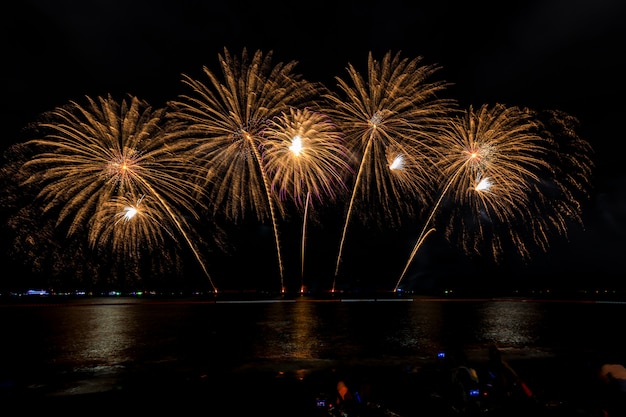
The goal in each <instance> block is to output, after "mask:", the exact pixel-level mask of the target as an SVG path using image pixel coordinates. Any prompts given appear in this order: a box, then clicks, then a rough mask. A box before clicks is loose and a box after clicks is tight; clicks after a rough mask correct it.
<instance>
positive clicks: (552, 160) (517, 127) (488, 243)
mask: <svg viewBox="0 0 626 417" xmlns="http://www.w3.org/2000/svg"><path fill="white" fill-rule="evenodd" d="M536 116H537V113H535V112H531V111H529V110H526V109H520V108H517V107H506V106H503V105H495V106H492V107H489V106H486V105H484V106H482V107H480V108H479V109H478V110H477V111H474V109H473V108H471V107H470V108H469V110H468V111H466V112H465V114H464V116H463V117H456V118H450V119H449V123H448V125H447V127H446V128H444V130H443V131H442V133H441V136H440V141H441V142H440V143H441V152H442V156H443V157H442V158H441V160H440V161H439V162H438V164H437V172H439V173H440V175H441V177H440V181H439V183H440V184H442V187H443V188H442V192H441V197H440V199H439V200H438V201H437V203H436V205H435V206H434V208H433V210H432V212H431V216H430V217H429V218H428V220H427V221H426V223H425V225H424V229H423V230H422V233H421V234H420V236H419V238H418V241H417V243H416V246H415V248H414V251H413V253H412V254H411V256H410V258H409V262H408V263H407V265H406V267H405V269H404V271H403V273H402V276H401V277H400V280H399V281H398V283H397V285H396V289H397V288H398V285H399V284H400V282H401V280H402V278H403V277H404V274H405V272H406V270H407V269H406V268H408V266H409V264H410V263H411V261H412V259H413V257H414V255H415V252H416V251H417V249H418V248H419V246H420V245H421V244H422V242H423V239H424V238H425V237H426V235H427V234H428V233H430V232H432V231H433V230H434V225H433V224H432V223H431V220H432V219H433V216H434V214H435V212H436V211H438V210H441V211H445V212H446V215H445V216H441V217H440V218H441V219H442V221H441V222H434V223H440V224H441V225H442V227H444V228H445V236H446V238H448V239H449V240H454V241H455V242H459V243H460V245H461V246H462V248H463V249H464V250H465V251H466V252H468V253H479V254H484V253H485V252H490V253H491V254H492V256H493V258H494V259H495V260H496V261H498V260H499V259H500V258H501V257H502V256H503V254H504V253H507V252H509V251H516V252H517V253H518V254H519V255H521V257H522V258H523V259H527V258H529V257H530V255H531V252H532V251H531V245H536V246H537V247H539V248H540V249H542V250H547V248H548V246H549V239H550V235H551V234H552V232H554V234H557V235H565V234H566V232H567V228H568V223H569V222H570V221H572V220H573V221H578V222H579V221H580V213H581V208H580V205H579V203H578V201H577V199H576V198H575V196H574V193H577V192H584V190H585V188H586V186H587V185H588V174H589V171H590V169H591V162H590V159H589V152H588V151H589V148H588V145H587V144H586V142H585V141H583V140H580V139H579V138H577V137H576V136H575V134H574V133H573V131H572V130H571V129H570V130H568V131H569V132H570V138H569V139H572V140H571V142H570V145H569V146H561V147H557V146H556V145H557V144H558V142H557V141H556V139H557V138H555V137H554V133H556V135H558V136H563V132H554V128H549V127H547V126H546V125H542V124H541V123H540V122H539V120H538V118H537V117H536ZM553 120H557V118H556V117H555V119H553ZM558 120H560V121H562V122H563V123H566V121H565V120H566V119H565V118H563V117H561V118H558ZM563 131H566V129H563ZM564 163H566V165H567V166H565V165H564ZM567 171H570V172H567ZM574 178H575V180H574ZM443 219H447V221H445V220H443Z"/></svg>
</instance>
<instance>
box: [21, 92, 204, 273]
mask: <svg viewBox="0 0 626 417" xmlns="http://www.w3.org/2000/svg"><path fill="white" fill-rule="evenodd" d="M87 101H88V106H86V107H83V106H81V105H79V104H77V103H76V102H71V103H70V104H69V105H67V106H65V107H59V108H56V109H54V110H53V111H51V112H49V113H47V114H46V115H45V118H44V120H43V121H41V122H40V123H38V125H37V127H38V128H39V129H40V130H41V132H42V133H43V136H42V137H41V138H38V139H33V140H30V141H29V142H28V144H29V145H31V146H33V147H34V149H36V151H35V152H36V153H35V155H34V156H33V157H32V158H31V159H30V160H29V161H27V162H26V163H25V164H24V169H25V170H26V171H27V172H29V173H30V177H29V178H28V180H27V181H26V182H25V185H32V186H35V187H37V188H39V195H38V197H39V198H40V199H42V201H43V202H44V211H46V212H47V211H52V210H53V209H54V212H55V213H56V214H58V220H57V224H58V225H63V226H64V227H67V231H68V232H67V234H68V235H70V236H71V235H74V234H76V233H77V232H79V231H82V232H86V233H87V236H88V238H89V242H90V244H91V245H92V246H94V247H95V246H98V247H99V249H100V250H102V249H103V248H104V247H108V246H111V247H112V248H113V249H122V250H128V251H131V253H128V254H127V255H128V256H133V255H136V253H135V250H137V249H138V247H139V245H140V244H142V245H144V247H145V245H146V244H158V245H161V244H162V243H163V242H164V237H163V236H162V234H163V233H164V232H165V231H166V230H168V229H167V227H166V228H163V227H157V225H158V224H165V223H167V224H171V225H174V226H175V227H176V228H177V230H178V232H180V233H181V234H182V235H183V237H184V238H185V239H186V240H187V242H188V243H189V244H190V245H191V242H190V241H189V239H188V236H187V231H186V225H185V222H184V220H183V219H184V217H183V213H186V214H187V215H191V216H196V214H195V211H194V207H195V206H196V204H197V203H196V200H195V198H194V196H195V195H197V194H198V191H197V186H196V185H195V184H196V182H195V181H192V179H193V171H191V170H190V168H191V167H190V166H189V164H188V163H187V160H186V159H187V158H185V157H184V151H185V146H186V145H185V144H184V143H183V142H175V143H167V142H165V141H164V138H165V136H164V135H163V134H162V130H161V128H162V123H163V122H164V118H163V116H164V110H163V109H159V110H153V109H152V108H151V107H150V106H149V105H148V104H147V103H145V102H143V101H141V100H139V99H137V98H136V97H130V98H129V100H123V101H121V102H120V103H118V102H117V101H115V100H113V99H112V98H111V97H110V96H109V97H108V98H98V99H97V100H94V99H91V98H87ZM144 194H147V195H149V196H150V198H151V199H152V200H151V201H152V205H151V207H152V208H151V210H152V218H153V219H156V218H159V221H158V222H156V221H155V222H151V223H150V222H140V226H134V225H133V226H131V228H132V229H130V231H131V232H133V233H137V234H129V233H127V232H128V231H129V230H121V229H120V228H115V229H114V228H112V227H113V226H124V225H119V224H118V225H116V224H115V222H112V221H111V211H110V210H111V207H115V206H116V205H117V204H119V199H120V198H122V199H123V198H126V197H127V196H135V197H134V198H137V196H141V195H144ZM181 210H182V211H181ZM196 217H197V216H196ZM168 233H171V232H168ZM141 241H143V242H142V243H140V242H141ZM161 247H162V246H161ZM155 249H156V248H152V250H155ZM191 249H192V250H193V251H194V253H195V254H196V257H198V254H197V252H196V250H195V248H194V246H193V245H191ZM198 260H200V259H199V258H198ZM201 264H202V262H201ZM202 267H203V268H204V265H203V264H202ZM205 272H206V269H205ZM207 276H208V273H207ZM209 280H210V277H209Z"/></svg>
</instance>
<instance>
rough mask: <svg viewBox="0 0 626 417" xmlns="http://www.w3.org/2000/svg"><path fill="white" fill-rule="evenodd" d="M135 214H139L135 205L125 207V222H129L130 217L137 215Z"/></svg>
mask: <svg viewBox="0 0 626 417" xmlns="http://www.w3.org/2000/svg"><path fill="white" fill-rule="evenodd" d="M135 214H137V209H136V208H135V207H130V206H126V207H124V217H123V218H124V221H125V222H129V221H130V219H132V218H133V217H135Z"/></svg>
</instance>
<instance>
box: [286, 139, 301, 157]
mask: <svg viewBox="0 0 626 417" xmlns="http://www.w3.org/2000/svg"><path fill="white" fill-rule="evenodd" d="M289 150H290V151H291V152H293V153H294V154H295V155H296V156H297V155H300V152H302V138H301V137H300V135H296V136H294V137H293V139H292V140H291V146H290V147H289Z"/></svg>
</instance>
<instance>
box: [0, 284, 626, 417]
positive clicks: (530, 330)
mask: <svg viewBox="0 0 626 417" xmlns="http://www.w3.org/2000/svg"><path fill="white" fill-rule="evenodd" d="M625 318H626V301H620V300H593V299H550V298H539V299H532V298H522V297H511V298H485V299H481V298H467V299H466V298H453V297H418V296H416V297H411V296H403V297H383V298H377V297H369V298H368V297H341V296H338V297H325V298H314V297H291V298H282V297H272V298H263V297H243V298H241V299H237V298H224V299H216V298H211V297H193V296H190V297H171V298H168V297H139V296H103V297H93V296H84V297H71V298H63V297H45V296H44V297H32V296H31V297H21V298H20V299H19V300H8V301H6V300H5V301H4V302H2V303H0V329H2V342H1V343H0V400H1V401H2V404H3V405H4V407H5V408H6V406H7V405H8V406H13V407H16V409H19V408H20V407H27V408H29V409H31V410H32V409H33V407H38V406H41V408H42V409H46V410H52V409H54V408H58V409H60V410H66V411H67V410H81V409H82V410H84V409H85V407H87V408H88V407H94V406H97V407H98V408H99V409H100V410H101V411H102V410H103V409H102V407H105V406H108V407H110V408H111V410H110V411H111V412H113V411H115V410H116V409H117V408H118V407H128V404H135V406H138V407H140V408H141V409H143V410H160V411H163V410H165V409H166V408H167V407H169V408H171V409H174V410H177V411H178V412H179V413H178V415H191V414H192V413H193V414H194V415H195V413H196V411H194V410H197V409H198V407H201V409H203V410H205V411H206V413H205V414H209V415H230V416H232V415H242V416H247V415H260V414H263V415H320V402H325V401H326V397H328V398H330V397H332V395H333V390H334V387H335V384H336V382H337V381H338V380H348V381H350V382H351V383H352V384H354V385H356V384H358V385H359V386H362V385H363V383H364V382H367V383H368V384H369V386H370V387H374V390H375V391H376V390H378V391H377V392H379V393H380V395H379V400H380V401H381V402H382V403H384V404H386V407H388V408H389V409H393V407H394V405H396V404H397V407H396V410H397V411H395V413H396V414H395V415H399V416H404V415H426V414H424V413H420V405H419V404H411V400H410V398H411V397H412V396H414V394H415V393H416V392H417V390H424V389H427V385H428V382H427V381H426V382H425V380H424V379H423V378H422V379H420V381H421V382H420V383H419V384H417V383H415V384H413V383H412V382H411V381H417V379H413V380H412V379H411V378H416V377H415V375H419V374H420V371H421V370H423V369H425V367H427V366H429V365H430V364H433V363H435V362H436V361H437V360H438V359H437V358H438V356H439V355H441V354H442V353H446V352H448V353H452V352H454V353H455V354H458V353H459V352H460V353H462V355H463V356H464V358H465V359H466V360H467V361H468V362H469V363H471V364H474V365H475V366H476V367H479V366H480V364H481V363H484V361H485V360H486V359H487V351H488V348H489V346H491V345H496V346H497V347H498V348H499V349H500V351H501V352H502V354H503V358H505V359H506V360H507V361H508V362H509V363H510V364H512V365H513V367H514V368H515V369H516V370H517V373H518V374H519V375H521V376H522V378H525V380H526V382H527V383H528V385H529V386H530V387H532V388H534V390H535V392H536V393H537V396H538V397H541V400H542V401H545V402H546V403H548V402H552V403H555V404H556V403H558V404H563V403H565V402H570V403H572V402H576V401H583V400H582V399H581V396H584V395H585V392H586V390H587V389H588V388H590V387H592V386H593V384H594V383H595V381H593V378H594V375H595V372H596V371H597V369H598V366H599V365H600V364H602V363H605V362H615V363H617V362H619V363H626V339H625V338H624V319H625ZM403 384H404V386H402V385H403ZM411 384H413V385H411ZM425 385H426V386H425ZM568 391H569V392H568ZM401 396H402V397H403V399H402V400H401V399H400V397H401ZM584 402H585V404H582V403H581V404H580V406H579V407H578V408H579V409H582V408H584V407H588V408H589V407H591V405H589V404H591V403H592V402H593V400H592V399H585V400H584ZM574 405H575V404H574ZM412 407H414V409H413V408H412ZM219 410H221V411H219ZM16 415H17V414H16ZM322 415H324V414H322ZM577 415H583V414H577ZM588 415H592V414H588Z"/></svg>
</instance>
